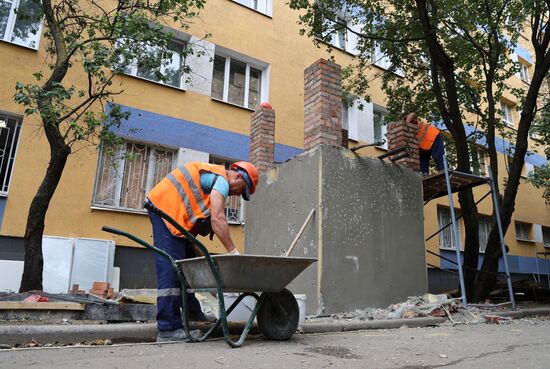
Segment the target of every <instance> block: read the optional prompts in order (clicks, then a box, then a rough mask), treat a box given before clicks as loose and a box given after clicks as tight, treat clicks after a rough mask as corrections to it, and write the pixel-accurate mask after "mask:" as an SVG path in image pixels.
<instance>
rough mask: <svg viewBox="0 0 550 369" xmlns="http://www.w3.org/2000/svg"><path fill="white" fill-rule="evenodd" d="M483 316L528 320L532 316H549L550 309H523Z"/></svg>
mask: <svg viewBox="0 0 550 369" xmlns="http://www.w3.org/2000/svg"><path fill="white" fill-rule="evenodd" d="M483 315H497V316H503V317H508V318H513V319H521V318H527V317H531V316H548V315H550V308H533V309H523V310H516V311H502V312H497V313H488V314H483Z"/></svg>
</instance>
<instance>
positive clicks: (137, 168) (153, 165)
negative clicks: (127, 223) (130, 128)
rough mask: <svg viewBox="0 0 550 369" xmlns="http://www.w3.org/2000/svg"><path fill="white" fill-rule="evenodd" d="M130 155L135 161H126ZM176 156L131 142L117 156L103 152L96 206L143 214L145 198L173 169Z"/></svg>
mask: <svg viewBox="0 0 550 369" xmlns="http://www.w3.org/2000/svg"><path fill="white" fill-rule="evenodd" d="M127 153H131V154H133V155H134V158H131V159H126V158H125V157H124V156H125V154H127ZM175 157H176V155H175V152H173V151H171V150H165V149H163V148H157V147H151V146H148V145H144V144H138V143H132V142H128V143H126V145H125V147H124V148H121V149H119V150H117V152H116V153H114V154H109V153H108V151H107V150H105V149H102V151H101V154H100V159H99V163H98V170H97V174H96V185H95V189H94V198H93V203H94V204H95V205H100V206H108V207H112V208H115V209H124V210H132V211H136V210H137V211H142V210H143V208H142V204H143V201H144V200H145V195H146V194H147V193H148V192H149V191H150V190H151V189H152V188H153V186H154V185H156V184H157V183H158V182H160V180H162V178H164V177H165V176H166V175H167V174H168V173H169V172H170V171H171V170H172V169H173V168H174V165H175Z"/></svg>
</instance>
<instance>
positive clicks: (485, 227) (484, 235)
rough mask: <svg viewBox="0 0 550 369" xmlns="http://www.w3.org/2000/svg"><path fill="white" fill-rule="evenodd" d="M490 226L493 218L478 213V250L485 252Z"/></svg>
mask: <svg viewBox="0 0 550 369" xmlns="http://www.w3.org/2000/svg"><path fill="white" fill-rule="evenodd" d="M492 226H493V220H492V218H491V217H488V216H486V215H481V214H480V215H479V252H485V249H486V247H487V241H488V240H489V233H491V227H492Z"/></svg>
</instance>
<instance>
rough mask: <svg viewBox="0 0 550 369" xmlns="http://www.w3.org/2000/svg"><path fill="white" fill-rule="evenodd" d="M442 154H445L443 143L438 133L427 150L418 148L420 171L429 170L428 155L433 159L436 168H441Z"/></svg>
mask: <svg viewBox="0 0 550 369" xmlns="http://www.w3.org/2000/svg"><path fill="white" fill-rule="evenodd" d="M443 155H445V144H444V142H443V137H442V136H441V133H440V134H438V135H437V137H436V138H435V141H434V143H433V145H432V147H431V148H430V149H429V150H423V149H420V171H421V172H422V173H429V172H430V156H431V157H432V158H433V159H434V161H435V165H436V166H437V170H443V168H444V167H443Z"/></svg>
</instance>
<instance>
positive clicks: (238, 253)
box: [229, 249, 241, 255]
mask: <svg viewBox="0 0 550 369" xmlns="http://www.w3.org/2000/svg"><path fill="white" fill-rule="evenodd" d="M240 254H241V253H240V252H238V251H237V249H233V251H231V252H230V253H229V255H240Z"/></svg>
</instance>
